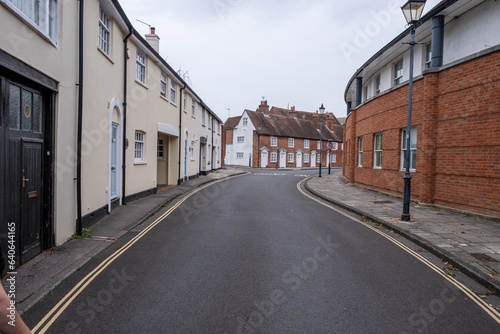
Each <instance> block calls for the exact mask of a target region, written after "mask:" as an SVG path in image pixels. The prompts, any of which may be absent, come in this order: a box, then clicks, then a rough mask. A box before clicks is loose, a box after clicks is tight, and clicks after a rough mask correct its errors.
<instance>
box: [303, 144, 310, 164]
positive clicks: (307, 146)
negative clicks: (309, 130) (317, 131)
mask: <svg viewBox="0 0 500 334" xmlns="http://www.w3.org/2000/svg"><path fill="white" fill-rule="evenodd" d="M304 148H309V139H304ZM304 162H305V161H304Z"/></svg>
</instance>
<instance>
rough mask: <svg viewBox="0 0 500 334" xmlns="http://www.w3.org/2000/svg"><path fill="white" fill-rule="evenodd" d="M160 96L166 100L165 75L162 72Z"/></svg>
mask: <svg viewBox="0 0 500 334" xmlns="http://www.w3.org/2000/svg"><path fill="white" fill-rule="evenodd" d="M160 95H161V96H163V97H164V98H167V74H166V73H165V72H163V71H161V74H160Z"/></svg>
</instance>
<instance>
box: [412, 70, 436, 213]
mask: <svg viewBox="0 0 500 334" xmlns="http://www.w3.org/2000/svg"><path fill="white" fill-rule="evenodd" d="M438 91H439V73H438V72H429V73H426V74H425V75H424V92H423V94H424V99H423V110H422V115H423V117H422V132H421V136H420V138H418V140H419V141H421V143H422V144H421V149H420V154H419V155H420V157H421V159H422V160H421V166H419V169H420V170H419V172H420V174H421V176H422V186H421V188H420V201H422V202H423V203H430V204H432V203H433V202H434V190H435V183H436V176H435V173H436V144H437V143H436V141H437V117H438ZM417 154H418V153H417ZM417 163H418V160H417Z"/></svg>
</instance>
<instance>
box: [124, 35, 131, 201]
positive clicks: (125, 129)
mask: <svg viewBox="0 0 500 334" xmlns="http://www.w3.org/2000/svg"><path fill="white" fill-rule="evenodd" d="M129 29H130V30H129V33H128V35H127V36H125V38H124V39H123V51H124V52H123V57H124V65H123V140H122V142H123V147H122V205H126V204H127V203H126V202H125V171H126V168H127V163H126V162H125V161H126V159H125V156H126V150H127V80H128V77H127V62H128V39H129V38H130V36H132V34H133V33H134V28H132V27H129Z"/></svg>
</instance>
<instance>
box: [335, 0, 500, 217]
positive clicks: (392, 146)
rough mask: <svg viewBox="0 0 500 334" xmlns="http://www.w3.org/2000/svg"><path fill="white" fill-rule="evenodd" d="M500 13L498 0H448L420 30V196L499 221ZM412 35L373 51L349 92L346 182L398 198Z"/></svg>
mask: <svg viewBox="0 0 500 334" xmlns="http://www.w3.org/2000/svg"><path fill="white" fill-rule="evenodd" d="M499 16H500V6H498V3H495V2H491V1H481V0H473V1H465V0H464V1H461V0H458V1H442V2H440V3H439V4H438V5H437V6H436V7H435V8H433V9H431V10H430V11H429V12H428V13H427V14H426V15H425V16H424V17H423V18H422V19H421V21H420V23H419V24H418V27H417V31H416V41H417V42H419V44H417V45H416V46H415V61H414V70H415V72H414V86H413V108H412V124H411V126H412V130H411V145H410V150H411V159H410V166H411V167H410V169H411V176H412V182H411V197H412V199H413V200H417V201H419V202H421V203H428V204H435V205H441V206H446V207H451V208H456V209H459V210H464V211H468V212H474V213H480V214H484V215H489V216H495V217H498V216H500V209H499V205H498V203H500V34H498V17H499ZM458 17H459V18H460V19H459V20H458V19H457V18H458ZM464 26H466V27H467V29H463V27H464ZM408 39H409V30H406V31H405V32H403V33H402V34H400V35H399V36H398V37H397V38H395V39H394V40H393V41H392V42H390V43H389V44H388V45H387V46H385V47H384V48H383V49H381V50H380V51H379V52H377V53H376V54H375V55H373V56H372V57H371V58H370V60H369V61H367V62H366V63H365V64H364V65H362V66H361V67H360V68H359V69H358V70H357V71H356V73H355V74H354V75H353V76H352V78H351V80H350V81H349V82H348V84H347V88H346V92H345V101H346V103H347V106H348V117H347V120H346V124H345V128H344V129H345V131H344V142H345V144H346V148H345V152H344V164H343V174H344V176H345V177H346V179H347V180H348V181H349V182H350V183H355V184H360V185H363V186H366V187H369V188H374V189H377V190H380V191H384V192H388V193H393V194H397V195H401V194H402V193H403V189H404V186H403V175H404V164H403V163H404V155H405V152H406V149H407V148H406V143H405V140H403V138H405V135H406V126H407V115H408V93H409V91H408V79H409V75H408V70H407V69H408V67H409V46H408V44H402V42H407V41H408Z"/></svg>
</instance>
